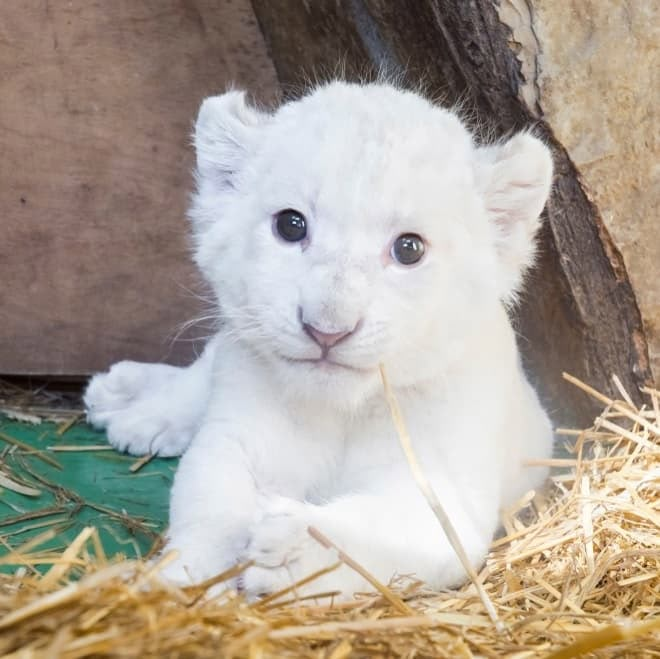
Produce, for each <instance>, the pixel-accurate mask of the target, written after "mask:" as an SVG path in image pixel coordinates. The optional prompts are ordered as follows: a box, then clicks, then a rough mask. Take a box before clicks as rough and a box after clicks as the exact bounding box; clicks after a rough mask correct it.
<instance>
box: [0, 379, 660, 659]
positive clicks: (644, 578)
mask: <svg viewBox="0 0 660 659" xmlns="http://www.w3.org/2000/svg"><path fill="white" fill-rule="evenodd" d="M567 379H570V380H571V381H572V382H573V383H574V384H575V385H576V386H578V387H580V388H581V389H583V390H584V391H586V392H587V393H589V394H591V395H592V396H594V397H595V398H596V399H597V400H598V401H599V402H600V403H603V404H604V405H605V409H604V411H603V413H602V414H601V415H600V416H599V417H598V418H597V419H596V421H595V423H594V426H593V427H592V428H590V429H589V430H585V431H573V430H560V431H559V433H560V435H567V436H569V437H570V438H571V440H572V441H571V449H570V450H571V456H570V457H566V458H556V459H553V460H549V461H548V463H549V464H550V465H551V466H552V467H554V468H555V471H554V475H553V477H552V484H551V486H550V488H549V489H548V491H546V492H543V493H536V494H535V493H530V494H529V495H527V496H525V497H523V499H522V500H521V501H520V502H519V504H518V505H517V506H515V508H514V509H512V510H508V511H505V512H504V513H503V519H502V522H503V528H504V532H503V535H501V537H499V538H497V539H496V540H495V541H494V542H493V545H492V548H491V551H490V553H489V555H488V558H487V560H486V564H485V566H484V567H483V569H482V571H481V573H480V574H479V575H477V583H478V584H479V585H480V586H481V587H482V588H483V593H482V596H481V597H480V594H479V592H478V589H477V588H476V587H475V585H474V584H472V583H468V584H467V585H466V586H464V587H463V588H462V589H460V590H457V591H448V592H442V593H437V592H435V593H434V592H429V591H428V590H427V589H426V588H424V586H423V585H422V584H418V583H412V582H409V581H408V582H404V581H401V582H398V583H395V584H390V585H388V586H385V585H383V584H379V583H378V582H376V581H375V580H373V581H372V584H373V585H374V588H375V594H363V595H358V596H356V598H355V600H354V601H352V602H350V603H344V604H336V603H333V601H332V597H331V595H328V594H326V595H327V596H326V597H319V598H318V599H316V600H312V601H307V602H305V603H304V604H305V605H304V606H303V605H302V603H301V602H299V601H298V600H297V599H296V596H295V593H296V590H295V588H289V589H287V590H286V591H283V592H282V593H280V594H274V595H271V596H269V597H268V598H266V599H264V600H262V601H260V602H257V603H251V604H249V603H246V602H244V601H243V600H242V599H241V598H240V597H238V596H237V595H235V594H234V593H233V592H232V591H231V590H227V591H225V592H224V593H220V594H214V595H213V597H211V596H210V595H209V593H210V592H213V593H217V586H218V584H222V583H223V582H224V581H228V580H229V579H231V578H232V577H234V576H236V574H237V573H238V572H239V571H240V570H242V569H245V566H239V567H237V568H235V569H233V570H232V571H230V572H228V573H225V574H223V575H219V576H218V577H216V578H215V579H213V580H210V581H209V582H207V583H205V584H202V585H200V586H199V587H191V588H177V587H174V586H172V585H169V584H166V583H164V582H163V581H162V580H161V579H160V578H159V568H160V567H161V565H162V563H163V562H167V561H169V560H172V558H173V556H171V555H168V556H165V557H164V558H163V559H161V563H160V564H156V565H150V564H147V563H144V562H135V561H119V562H117V561H115V562H113V561H109V560H107V559H106V558H105V557H104V554H103V550H102V547H100V542H99V538H98V534H97V532H96V530H95V529H93V528H89V529H85V530H84V531H83V532H82V533H81V534H80V535H79V536H78V538H77V539H76V540H74V542H73V543H71V545H70V546H69V547H68V548H67V549H66V550H65V551H64V552H63V553H61V554H52V553H49V552H47V551H43V552H40V551H39V546H40V545H41V544H43V543H44V542H46V541H47V540H49V539H51V538H52V535H53V533H54V532H53V531H52V529H51V530H49V531H46V532H44V533H43V534H42V535H41V536H40V537H37V538H34V539H32V540H31V541H30V542H29V543H26V544H25V545H23V546H22V547H18V548H16V549H14V551H13V552H12V553H11V554H9V555H8V556H7V557H5V558H4V559H1V560H2V562H4V563H5V564H8V563H10V564H12V565H25V566H31V565H35V564H44V563H46V564H49V565H51V567H50V569H49V571H47V572H46V573H45V575H44V576H42V577H35V576H31V575H29V574H28V572H27V571H26V570H23V574H22V575H21V574H18V575H14V576H4V577H3V576H0V656H1V657H15V658H17V659H18V658H19V657H21V658H32V657H34V658H44V659H45V658H54V657H65V658H73V657H88V656H113V657H170V656H173V657H174V656H176V657H232V656H233V657H254V658H255V659H256V658H262V657H263V658H265V657H324V658H328V659H341V658H344V657H353V656H356V657H362V656H378V657H399V656H400V657H413V656H415V657H515V658H518V659H523V658H532V657H548V658H550V657H551V658H553V659H567V658H569V657H578V656H588V657H617V658H618V657H653V656H656V657H660V496H659V495H660V403H659V399H660V393H659V392H658V391H656V390H653V389H645V390H644V394H645V395H646V396H647V397H648V404H647V405H645V406H643V407H641V408H636V407H635V406H634V405H633V404H632V402H631V398H630V396H629V395H628V393H627V392H625V391H623V390H622V388H621V387H620V383H618V382H616V381H615V385H617V386H618V387H619V388H620V393H621V400H619V401H614V400H610V399H609V398H607V397H606V396H603V395H602V394H600V393H598V392H596V391H594V390H593V389H591V388H590V387H588V386H587V385H585V384H583V383H582V382H580V381H579V380H576V379H575V378H570V377H567ZM408 457H409V458H410V456H408ZM412 457H413V459H414V454H412ZM413 462H414V460H413ZM535 464H538V463H535ZM396 532H397V531H396V529H395V528H393V529H392V533H396ZM312 533H314V535H315V537H317V539H318V540H319V541H321V542H322V543H323V544H325V545H326V546H328V547H330V548H332V549H333V550H336V553H337V557H338V559H339V561H340V562H343V563H345V564H347V565H348V566H349V567H352V568H353V569H357V570H359V571H361V573H362V574H363V576H365V578H367V579H368V580H370V579H373V577H370V575H369V573H368V565H364V566H362V565H358V564H356V563H355V562H354V561H352V559H351V557H350V556H346V555H345V554H343V553H342V552H341V550H339V549H338V548H336V547H334V545H333V544H332V539H328V538H325V537H324V536H323V535H322V534H321V533H319V532H318V531H315V530H313V531H312ZM0 540H2V539H1V538H0ZM459 540H460V539H459ZM459 544H460V543H459ZM329 562H331V561H329ZM337 565H338V563H337V564H335V565H332V566H329V568H328V569H334V568H335V567H336V566H337ZM324 572H326V571H324ZM315 576H318V575H310V577H309V578H308V579H307V580H306V581H310V580H311V581H313V579H314V577H315ZM211 586H214V589H213V591H209V590H208V589H209V588H210V587H211ZM320 595H322V594H320ZM484 595H485V597H484ZM489 603H492V607H493V611H492V612H491V613H490V614H489V612H488V610H487V607H488V606H490V605H491V604H489ZM493 613H494V614H495V616H496V619H497V620H499V621H500V623H501V626H502V629H503V631H502V632H500V631H498V630H497V628H496V625H495V624H494V622H493V619H492V618H493Z"/></svg>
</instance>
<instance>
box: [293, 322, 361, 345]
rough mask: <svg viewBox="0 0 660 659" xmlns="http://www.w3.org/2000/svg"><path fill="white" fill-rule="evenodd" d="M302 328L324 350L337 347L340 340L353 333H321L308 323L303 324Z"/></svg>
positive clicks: (350, 331) (351, 331)
mask: <svg viewBox="0 0 660 659" xmlns="http://www.w3.org/2000/svg"><path fill="white" fill-rule="evenodd" d="M302 326H303V329H304V330H305V332H307V334H308V335H309V336H310V337H311V338H312V340H313V341H314V342H315V343H317V344H318V345H319V346H320V347H321V348H324V349H325V350H327V349H329V348H332V346H334V345H337V344H338V343H339V342H340V341H341V340H342V339H345V338H346V337H347V336H349V335H350V334H353V332H354V331H355V330H354V329H352V330H348V331H347V332H322V331H321V330H320V329H317V328H316V327H314V326H313V325H310V324H309V323H303V324H302Z"/></svg>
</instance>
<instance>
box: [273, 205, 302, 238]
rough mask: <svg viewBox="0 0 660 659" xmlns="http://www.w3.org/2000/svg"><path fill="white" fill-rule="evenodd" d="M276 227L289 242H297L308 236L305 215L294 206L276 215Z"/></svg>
mask: <svg viewBox="0 0 660 659" xmlns="http://www.w3.org/2000/svg"><path fill="white" fill-rule="evenodd" d="M275 229H276V230H277V233H278V234H279V235H280V237H281V238H284V240H286V241H287V242H290V243H297V242H299V241H300V240H304V239H305V237H306V236H307V222H306V221H305V216H304V215H303V214H302V213H299V212H298V211H296V210H293V208H287V209H285V210H283V211H280V212H279V213H277V214H276V215H275Z"/></svg>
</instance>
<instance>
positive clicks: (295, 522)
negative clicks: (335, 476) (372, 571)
mask: <svg viewBox="0 0 660 659" xmlns="http://www.w3.org/2000/svg"><path fill="white" fill-rule="evenodd" d="M261 508H262V511H263V514H262V516H261V518H260V519H259V520H258V521H257V523H256V524H255V525H254V526H253V527H252V530H251V532H250V537H251V540H250V543H249V545H248V547H247V549H246V554H245V558H246V560H249V561H253V562H254V566H253V567H250V568H248V569H247V570H246V571H245V572H244V573H243V574H242V575H241V577H240V579H239V584H240V586H241V587H242V589H243V590H244V591H245V593H246V595H247V596H248V598H251V599H253V598H256V597H260V596H263V595H267V594H269V593H273V592H277V591H280V590H283V589H284V588H287V587H289V586H291V585H293V584H294V583H296V582H298V581H300V580H301V579H303V578H305V577H308V576H310V575H311V574H313V573H314V572H317V571H318V570H321V569H323V568H325V567H328V566H329V565H331V564H332V563H333V556H332V553H331V552H329V551H327V550H326V549H324V548H323V547H321V545H319V544H318V542H316V540H314V539H313V538H312V537H311V536H310V535H309V533H308V532H307V528H308V527H309V526H314V525H316V523H317V522H318V514H316V513H317V511H318V509H317V507H316V506H313V505H311V504H306V503H302V502H300V501H295V500H294V499H288V498H286V497H277V498H269V499H268V500H267V501H265V502H264V503H263V504H262V506H261ZM320 590H321V588H319V586H318V585H317V583H316V582H315V581H314V582H312V583H310V584H308V585H307V586H305V587H301V588H300V589H297V591H298V594H300V595H302V594H309V593H313V592H320Z"/></svg>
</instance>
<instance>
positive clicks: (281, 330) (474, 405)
mask: <svg viewBox="0 0 660 659" xmlns="http://www.w3.org/2000/svg"><path fill="white" fill-rule="evenodd" d="M195 148H196V151H197V193H196V195H195V197H194V201H193V204H192V208H191V210H190V217H191V219H192V223H193V228H194V237H195V245H196V251H195V255H196V261H197V263H198V265H199V267H200V268H201V270H202V272H203V273H204V275H205V277H206V278H207V279H208V281H209V282H210V284H211V285H212V286H213V289H214V291H215V293H216V295H217V298H218V300H219V312H218V313H219V315H220V317H221V319H222V329H221V330H220V331H219V332H218V334H217V336H216V337H215V338H214V339H213V340H212V341H211V342H210V343H209V344H208V346H207V348H206V350H205V352H204V354H203V355H202V357H201V358H200V359H199V360H198V361H197V362H195V363H194V364H192V365H191V366H189V367H188V368H175V367H171V366H165V365H156V364H138V363H134V362H121V363H119V364H116V365H115V366H113V367H112V368H111V369H110V371H109V373H107V374H103V375H97V376H96V377H95V378H93V380H92V381H91V383H90V385H89V388H88V390H87V393H86V396H85V401H86V404H87V408H88V411H89V418H90V420H91V422H92V423H94V424H95V425H96V426H98V427H101V428H105V429H106V430H107V433H108V437H109V439H110V442H111V443H112V444H113V445H114V446H116V447H117V448H118V449H120V450H123V451H128V452H129V453H135V454H140V453H145V452H147V451H152V452H155V453H158V454H160V455H178V454H181V453H183V458H182V459H181V463H180V466H179V468H178V471H177V474H176V477H175V481H174V486H173V489H172V499H171V510H170V528H169V541H168V548H176V549H178V550H179V553H180V558H179V560H178V562H177V563H175V564H174V566H173V567H172V568H171V569H170V572H169V576H170V577H171V578H173V579H178V580H183V581H189V580H193V581H196V580H200V579H203V578H206V577H210V576H212V575H215V574H216V573H218V572H220V571H221V570H224V569H226V568H228V567H230V566H232V565H233V564H235V563H236V562H238V561H244V560H253V561H254V566H253V567H250V568H249V569H248V570H247V571H246V572H245V573H244V574H243V576H242V578H241V581H240V583H239V584H238V586H240V587H242V588H243V589H244V590H245V592H246V593H247V594H248V595H249V596H257V595H260V594H263V593H268V592H272V591H275V590H278V589H280V588H283V587H285V586H287V585H289V584H291V583H292V582H294V581H296V580H298V579H300V578H302V577H304V576H307V575H309V574H311V573H312V572H315V571H317V570H319V569H321V568H323V567H325V566H327V565H329V564H330V563H331V562H332V561H333V556H332V555H331V554H329V553H328V552H327V550H325V549H323V548H322V547H320V546H319V545H318V544H317V543H316V542H315V541H314V540H313V539H312V538H311V537H310V536H309V534H308V533H307V528H308V527H309V526H314V527H316V528H318V529H319V530H320V531H322V532H323V533H324V534H325V535H327V536H328V537H329V538H330V539H332V540H333V541H334V542H335V543H336V544H337V545H339V546H340V547H342V548H343V549H344V550H345V551H346V552H347V553H348V554H350V555H351V556H352V557H354V558H355V559H356V560H357V561H359V562H361V563H362V564H364V566H366V568H368V569H369V570H370V571H371V572H372V573H373V574H374V575H375V576H376V577H377V578H379V579H381V580H383V581H388V580H389V579H390V578H392V577H393V576H394V575H397V574H399V575H402V574H405V575H408V574H410V575H416V576H417V577H419V578H421V579H423V580H425V581H426V582H427V583H428V584H429V585H430V586H432V587H436V588H440V587H445V586H450V585H455V584H458V583H460V582H461V581H462V580H464V579H465V574H464V571H463V568H462V567H461V565H460V563H459V561H458V559H457V558H456V556H455V554H454V552H453V551H452V549H451V548H450V546H449V544H448V542H447V540H446V538H445V536H444V533H443V531H442V529H441V528H440V526H439V525H438V523H437V521H436V520H435V518H434V516H433V513H432V512H431V511H430V509H429V507H428V505H427V503H426V501H425V500H424V498H423V496H422V495H421V494H420V492H419V491H418V490H417V488H416V486H415V483H414V481H413V478H412V476H411V474H410V471H409V468H408V465H407V463H406V461H405V459H404V456H403V454H402V452H401V450H400V447H399V444H398V441H397V437H396V433H395V429H394V427H393V424H392V421H391V417H390V413H389V411H388V408H387V405H386V402H385V399H384V395H383V389H382V385H381V381H380V378H379V370H378V367H379V364H381V363H382V364H384V365H385V367H386V369H387V372H388V374H389V377H390V380H391V383H392V385H393V388H394V391H395V393H396V395H397V397H398V399H399V403H400V405H401V407H402V409H403V411H404V414H405V417H406V421H407V425H408V429H409V432H410V434H411V436H412V438H413V442H414V448H415V451H416V454H417V456H418V458H419V460H420V462H421V463H422V465H423V467H424V470H425V472H426V475H427V477H428V478H429V479H430V480H431V482H432V484H433V487H434V488H435V490H436V492H437V494H438V496H439V497H440V499H441V501H442V502H443V504H444V506H445V507H446V509H447V512H448V514H449V515H450V517H451V519H452V520H453V523H454V525H455V526H456V529H457V532H458V534H459V536H460V538H461V539H462V541H463V543H464V545H465V548H466V550H467V553H468V555H469V557H470V559H471V560H472V561H473V563H474V565H475V566H478V565H479V564H480V563H481V562H482V561H483V559H484V557H485V555H486V552H487V549H488V546H489V543H490V541H491V538H492V536H493V533H494V532H495V530H496V528H497V526H498V511H499V510H500V509H501V508H502V507H506V506H508V505H510V504H511V503H512V502H513V501H514V500H515V499H516V498H517V497H519V496H521V495H522V494H523V493H525V492H526V491H527V490H529V489H530V488H533V487H536V486H538V485H539V484H540V483H541V482H542V481H543V479H544V478H545V476H546V472H545V470H544V469H538V468H536V469H534V468H528V467H525V465H524V463H525V461H526V460H528V459H534V458H545V457H548V456H549V455H550V453H551V448H552V433H551V428H550V424H549V422H548V419H547V417H546V414H545V413H544V411H543V409H542V408H541V406H540V404H539V401H538V399H537V397H536V394H535V392H534V391H533V390H532V388H531V386H530V385H529V383H528V382H527V380H526V378H525V375H524V374H523V371H522V369H521V364H520V359H519V355H518V351H517V348H516V342H515V339H514V332H513V330H512V328H511V324H510V322H509V318H508V316H507V312H506V306H507V304H508V303H510V302H511V301H513V300H514V299H515V296H516V292H517V291H518V289H519V287H520V286H521V281H522V278H523V274H524V272H525V270H526V269H527V268H528V267H529V266H530V265H531V264H532V261H533V259H534V251H535V247H534V235H535V233H536V231H537V228H538V226H539V214H540V213H541V211H542V209H543V206H544V203H545V201H546V198H547V197H548V193H549V190H550V185H551V178H552V160H551V157H550V153H549V151H548V149H547V148H546V147H545V146H544V145H543V144H542V143H541V142H540V141H539V140H538V139H536V138H534V137H532V136H531V135H529V134H525V133H523V134H519V135H516V136H515V137H513V138H511V139H510V140H509V141H507V142H504V143H501V144H495V145H492V146H488V147H480V146H477V145H476V144H475V142H474V140H473V138H472V137H471V135H470V134H469V133H468V131H467V130H466V128H465V127H464V126H463V125H462V123H461V121H460V120H459V119H458V118H457V117H456V116H455V115H454V114H453V113H451V112H449V111H447V110H444V109H442V108H440V107H436V106H434V105H433V104H431V103H430V102H428V101H426V100H425V99H423V98H421V97H420V96H418V95H416V94H414V93H412V92H407V91H402V90H400V89H396V88H394V87H392V86H389V85H386V84H368V85H355V84H347V83H343V82H333V83H331V84H328V85H325V86H322V87H320V88H317V89H315V90H313V91H312V92H311V93H309V94H308V95H306V96H305V97H303V98H301V99H300V100H296V101H293V102H290V103H286V104H284V105H283V106H282V107H280V108H279V109H278V110H277V111H276V112H272V113H271V112H262V111H260V110H258V109H256V108H254V107H251V106H250V105H248V104H247V103H246V99H245V95H244V93H242V92H238V91H231V92H228V93H226V94H223V95H221V96H215V97H212V98H208V99H207V100H205V101H204V103H203V105H202V107H201V110H200V113H199V117H198V119H197V125H196V128H195ZM366 587H367V584H366V583H365V582H363V580H362V579H361V577H360V576H359V575H358V574H356V573H355V572H353V571H352V570H350V569H348V568H341V569H339V570H337V571H334V572H331V573H328V574H326V575H325V576H323V577H321V578H320V579H318V580H317V581H315V582H313V583H312V584H310V585H309V586H308V587H307V588H308V591H315V592H321V591H326V590H339V591H341V592H342V593H343V594H344V596H350V595H351V594H352V593H353V592H355V591H356V590H360V589H364V588H366Z"/></svg>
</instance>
